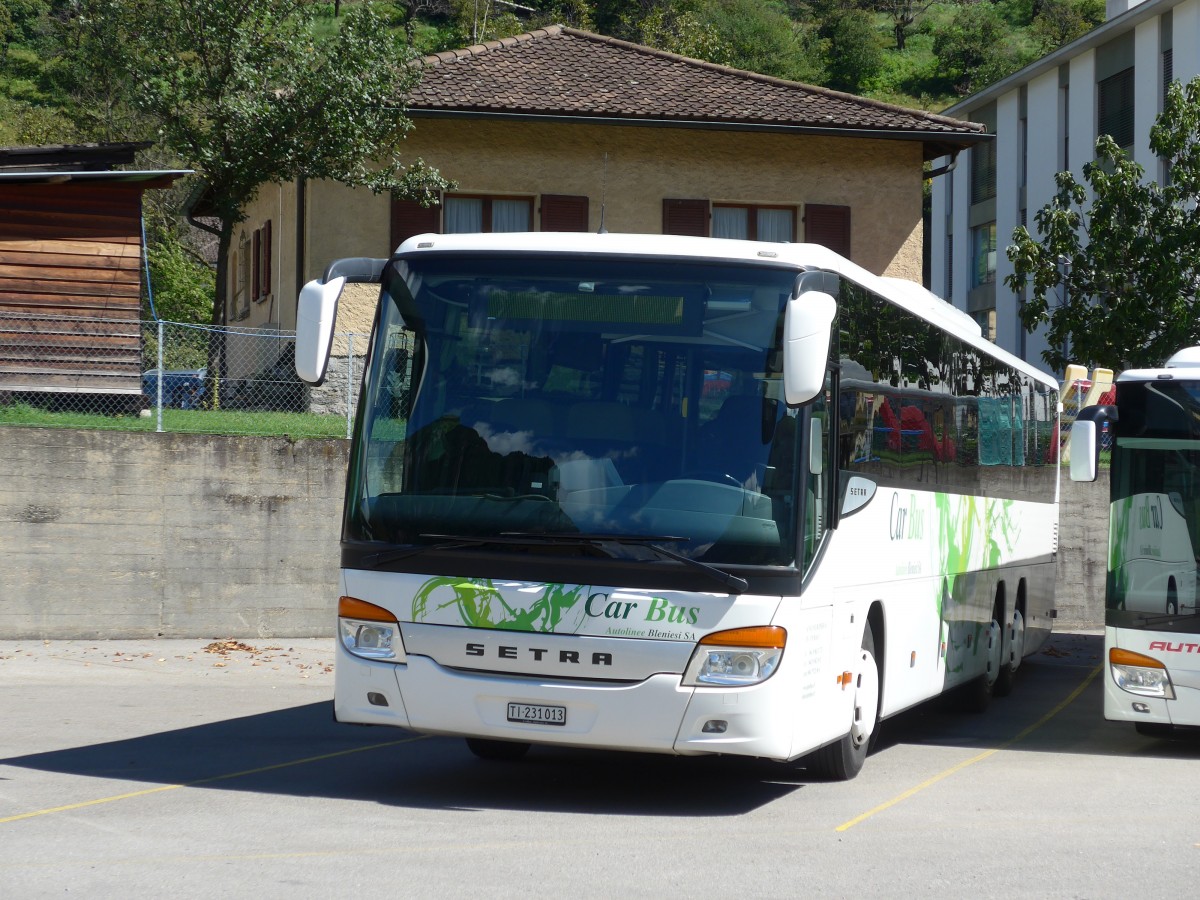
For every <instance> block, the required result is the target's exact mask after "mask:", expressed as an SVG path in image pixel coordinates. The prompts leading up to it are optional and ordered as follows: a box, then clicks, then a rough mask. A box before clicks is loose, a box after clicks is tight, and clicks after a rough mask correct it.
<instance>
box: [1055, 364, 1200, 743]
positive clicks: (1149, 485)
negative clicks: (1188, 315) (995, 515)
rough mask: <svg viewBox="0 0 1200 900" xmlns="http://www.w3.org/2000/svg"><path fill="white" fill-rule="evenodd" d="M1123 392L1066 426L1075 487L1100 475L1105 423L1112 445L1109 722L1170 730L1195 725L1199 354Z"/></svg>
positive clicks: (1199, 658) (1199, 650)
mask: <svg viewBox="0 0 1200 900" xmlns="http://www.w3.org/2000/svg"><path fill="white" fill-rule="evenodd" d="M1116 391H1117V395H1116V404H1115V405H1110V406H1092V407H1088V408H1087V409H1084V410H1082V411H1081V412H1080V418H1079V420H1078V421H1076V423H1075V425H1074V426H1072V429H1071V477H1072V479H1074V480H1077V481H1094V480H1095V478H1096V470H1097V460H1098V456H1099V441H1098V436H1099V434H1100V433H1101V432H1102V430H1103V428H1104V426H1105V424H1107V425H1108V428H1109V434H1110V436H1111V439H1112V453H1111V458H1110V461H1111V467H1110V472H1109V476H1110V503H1109V541H1108V544H1109V552H1108V579H1107V584H1106V589H1105V604H1104V605H1105V611H1104V656H1105V659H1106V661H1107V663H1108V677H1107V678H1105V682H1104V716H1105V718H1107V719H1111V720H1113V721H1118V722H1133V723H1134V725H1135V726H1136V727H1137V730H1138V731H1140V732H1142V733H1144V734H1149V735H1164V734H1168V733H1170V732H1171V731H1172V730H1173V729H1174V728H1175V727H1177V726H1197V725H1200V608H1198V606H1197V599H1196V563H1197V557H1198V556H1200V347H1192V348H1190V349H1188V350H1182V351H1180V352H1179V353H1176V354H1175V355H1174V356H1173V357H1171V359H1170V360H1169V361H1168V362H1167V365H1166V367H1165V368H1163V369H1133V370H1129V371H1126V372H1123V373H1122V374H1121V375H1120V376H1119V377H1118V378H1117V384H1116Z"/></svg>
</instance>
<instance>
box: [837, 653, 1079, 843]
mask: <svg viewBox="0 0 1200 900" xmlns="http://www.w3.org/2000/svg"><path fill="white" fill-rule="evenodd" d="M1101 668H1102V667H1101V666H1096V667H1095V668H1094V669H1092V671H1091V672H1089V673H1088V676H1087V678H1085V679H1083V681H1082V682H1081V683H1080V685H1079V687H1077V688H1075V690H1073V691H1071V693H1070V694H1069V695H1068V696H1067V699H1066V700H1064V701H1063V702H1062V703H1060V704H1058V706H1056V707H1054V709H1052V710H1050V712H1048V713H1046V715H1044V716H1042V717H1041V718H1040V719H1038V720H1037V721H1036V722H1034V723H1033V724H1032V725H1030V726H1029V727H1028V728H1026V729H1025V730H1024V731H1022V732H1021V733H1020V734H1018V735H1017V736H1016V737H1014V738H1011V739H1009V740H1007V741H1005V742H1004V743H1003V744H1001V745H1000V746H999V747H993V748H992V749H991V750H985V751H983V752H982V753H980V754H979V755H977V756H973V757H971V758H970V759H967V760H964V761H962V762H960V763H958V764H957V765H954V766H951V767H950V768H949V769H946V770H945V771H944V772H939V773H938V774H936V775H934V776H933V777H932V778H929V779H926V780H925V781H922V782H921V783H920V784H918V785H916V786H915V787H911V788H909V789H908V790H907V791H905V792H904V793H902V794H899V795H897V796H895V797H893V798H892V799H891V800H887V801H885V802H883V803H880V804H879V805H878V806H876V807H875V808H874V809H869V810H867V811H866V812H865V813H863V814H862V815H861V816H855V817H854V818H853V819H851V820H850V821H849V822H843V823H842V824H841V825H839V826H838V827H837V828H836V829H835V830H836V831H848V830H849V829H851V828H853V827H854V826H855V825H857V824H858V823H859V822H865V821H866V820H867V819H869V818H871V816H873V815H875V814H876V813H881V812H883V811H884V810H885V809H890V808H891V807H893V806H895V805H896V804H897V803H901V802H903V801H904V800H907V799H908V798H909V797H912V796H913V795H915V794H919V793H920V792H921V791H923V790H925V788H927V787H930V786H932V785H935V784H937V783H938V782H939V781H941V780H942V779H944V778H949V777H950V776H951V775H953V774H954V773H955V772H961V771H962V770H963V769H965V768H967V767H968V766H973V765H975V763H977V762H982V761H983V760H985V759H987V758H988V757H989V756H991V755H992V754H993V753H999V752H1000V751H1001V750H1007V749H1008V748H1009V747H1011V746H1012V745H1013V744H1016V743H1017V742H1019V741H1023V740H1024V739H1025V738H1027V737H1029V735H1031V734H1033V733H1034V732H1035V731H1037V730H1038V729H1039V728H1041V727H1042V726H1043V725H1045V724H1046V723H1047V722H1049V721H1050V720H1051V719H1053V718H1054V717H1055V716H1057V715H1058V714H1059V713H1060V712H1062V711H1063V710H1064V709H1066V708H1067V707H1068V706H1070V705H1071V704H1072V703H1074V702H1075V700H1077V699H1078V698H1079V695H1080V694H1082V693H1083V692H1084V691H1085V690H1086V689H1087V686H1088V685H1089V684H1091V683H1092V682H1093V681H1095V679H1096V676H1097V675H1099V674H1100V670H1101Z"/></svg>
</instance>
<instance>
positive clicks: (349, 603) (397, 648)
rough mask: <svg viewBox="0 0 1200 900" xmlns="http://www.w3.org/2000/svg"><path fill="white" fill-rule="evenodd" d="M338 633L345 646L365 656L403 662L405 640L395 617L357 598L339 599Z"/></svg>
mask: <svg viewBox="0 0 1200 900" xmlns="http://www.w3.org/2000/svg"><path fill="white" fill-rule="evenodd" d="M338 636H339V637H340V638H341V641H342V646H343V647H345V648H346V650H348V651H349V652H350V653H353V654H354V655H355V656H360V657H362V658H363V659H378V660H387V661H388V662H404V661H405V660H406V657H405V655H404V642H403V641H402V640H401V638H400V623H399V622H397V621H396V617H395V616H394V615H392V614H391V613H390V612H388V611H387V610H386V609H384V608H383V607H382V606H376V605H375V604H374V603H367V602H366V601H365V600H359V599H358V598H356V597H342V598H340V599H339V600H338Z"/></svg>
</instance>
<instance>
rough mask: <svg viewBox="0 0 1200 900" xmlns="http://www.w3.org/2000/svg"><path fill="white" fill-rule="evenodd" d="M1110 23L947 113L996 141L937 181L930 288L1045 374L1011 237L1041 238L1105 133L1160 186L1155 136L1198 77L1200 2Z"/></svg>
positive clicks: (1124, 1) (1134, 6)
mask: <svg viewBox="0 0 1200 900" xmlns="http://www.w3.org/2000/svg"><path fill="white" fill-rule="evenodd" d="M1107 12H1108V19H1107V21H1106V22H1105V23H1104V24H1103V25H1101V26H1099V27H1097V28H1094V29H1093V30H1092V31H1090V32H1089V33H1087V34H1086V35H1084V36H1083V37H1081V38H1078V39H1077V40H1075V41H1073V42H1071V43H1070V44H1067V45H1066V46H1064V47H1061V48H1059V49H1058V50H1056V51H1055V52H1054V53H1051V54H1049V55H1048V56H1045V57H1042V58H1041V59H1039V60H1038V61H1037V62H1034V63H1032V64H1030V65H1028V66H1026V67H1025V68H1023V69H1021V70H1020V71H1018V72H1016V73H1014V74H1012V75H1010V76H1008V77H1007V78H1005V79H1003V80H1002V81H999V82H997V83H995V84H993V85H991V86H989V87H987V88H985V89H984V90H982V91H979V92H978V93H976V94H972V95H971V96H969V97H967V98H966V99H964V100H963V101H961V102H960V103H957V104H955V105H954V106H952V107H950V109H948V110H946V113H945V114H946V115H949V116H952V117H955V118H960V119H966V120H970V121H973V122H979V123H983V124H984V125H986V126H987V128H988V130H989V131H991V132H992V133H993V134H995V135H996V140H995V141H994V142H993V143H991V144H982V145H976V146H975V147H973V148H972V149H970V150H967V151H964V152H963V153H961V154H960V155H959V157H958V159H957V160H956V162H955V165H954V166H953V168H952V170H951V171H950V172H949V173H947V174H944V175H941V176H939V177H936V178H934V179H933V197H932V222H931V227H930V233H929V235H928V240H929V242H930V247H929V272H928V275H929V286H930V289H931V290H932V291H933V292H934V293H936V294H938V295H939V296H941V297H945V298H946V299H948V300H950V301H952V302H953V303H954V305H955V306H957V307H959V308H960V309H964V310H966V311H967V312H968V313H969V314H970V315H971V316H973V317H974V318H975V319H976V321H978V322H979V323H980V326H981V327H982V328H983V332H984V335H985V336H988V337H990V338H991V339H992V340H994V341H995V342H996V343H998V344H999V345H1000V346H1002V347H1004V348H1005V349H1006V350H1009V351H1011V352H1013V353H1015V354H1017V355H1018V356H1020V357H1022V358H1024V359H1026V360H1028V361H1029V362H1031V363H1033V364H1035V365H1037V366H1040V367H1042V368H1047V366H1046V364H1045V362H1044V361H1043V360H1042V355H1041V354H1042V351H1043V350H1045V349H1046V341H1045V338H1044V337H1043V336H1042V335H1041V334H1039V333H1036V332H1035V333H1033V334H1028V333H1026V331H1025V330H1024V328H1022V326H1021V322H1020V319H1019V318H1018V315H1017V310H1018V306H1019V303H1020V297H1019V296H1018V295H1016V294H1014V293H1013V292H1012V291H1010V290H1009V289H1008V288H1007V287H1005V284H1004V279H1005V277H1006V276H1007V275H1009V274H1010V273H1011V272H1012V265H1011V264H1010V263H1009V261H1008V259H1007V257H1006V255H1005V248H1006V247H1007V246H1008V245H1009V244H1010V243H1011V238H1012V233H1013V229H1015V228H1016V227H1017V226H1018V225H1027V226H1028V227H1029V228H1030V231H1031V232H1033V224H1034V216H1035V214H1036V213H1037V211H1038V210H1039V209H1041V208H1042V207H1043V206H1044V205H1045V204H1046V203H1048V202H1049V201H1050V200H1051V199H1052V198H1053V196H1054V192H1055V184H1054V176H1055V174H1056V173H1058V172H1061V171H1066V170H1070V171H1071V172H1072V173H1074V175H1075V177H1076V178H1077V179H1079V180H1081V181H1082V174H1083V166H1084V164H1085V163H1086V162H1088V161H1089V160H1090V159H1092V158H1093V156H1094V152H1095V143H1096V137H1097V136H1098V135H1100V134H1111V135H1112V136H1113V137H1114V138H1115V139H1116V141H1117V143H1118V144H1119V145H1120V146H1122V147H1124V148H1125V149H1126V151H1127V152H1129V153H1131V154H1132V156H1133V158H1134V159H1135V160H1136V161H1137V162H1138V163H1140V164H1141V165H1142V166H1143V167H1144V169H1145V170H1146V174H1147V177H1149V178H1157V179H1160V180H1161V179H1162V177H1163V174H1164V171H1163V166H1162V164H1161V162H1160V161H1159V160H1158V159H1157V158H1155V157H1154V156H1153V155H1152V154H1151V152H1150V146H1149V139H1150V127H1151V126H1152V125H1153V124H1154V120H1155V118H1156V117H1157V116H1158V114H1159V112H1161V110H1162V104H1163V95H1164V92H1165V87H1166V85H1167V84H1169V83H1170V82H1171V81H1176V80H1177V81H1182V82H1184V83H1187V82H1188V81H1189V80H1191V79H1192V78H1193V77H1195V76H1196V75H1197V74H1200V0H1143V2H1141V3H1139V2H1138V0H1108V7H1107ZM950 162H951V160H950V158H949V157H947V158H945V159H943V160H941V163H942V164H949V163H950ZM934 166H935V168H936V167H937V166H938V163H936V162H935V163H934ZM1035 237H1036V233H1035ZM1059 374H1061V373H1059Z"/></svg>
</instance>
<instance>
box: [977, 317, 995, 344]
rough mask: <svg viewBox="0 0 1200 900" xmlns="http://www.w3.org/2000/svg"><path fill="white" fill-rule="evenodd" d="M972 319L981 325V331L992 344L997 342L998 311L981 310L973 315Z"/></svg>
mask: <svg viewBox="0 0 1200 900" xmlns="http://www.w3.org/2000/svg"><path fill="white" fill-rule="evenodd" d="M971 318H972V319H974V320H975V321H976V322H978V323H979V330H980V331H981V332H983V336H984V337H985V338H987V339H988V340H989V341H991V342H992V343H995V342H996V310H994V309H980V310H977V311H975V312H973V313H971Z"/></svg>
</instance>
